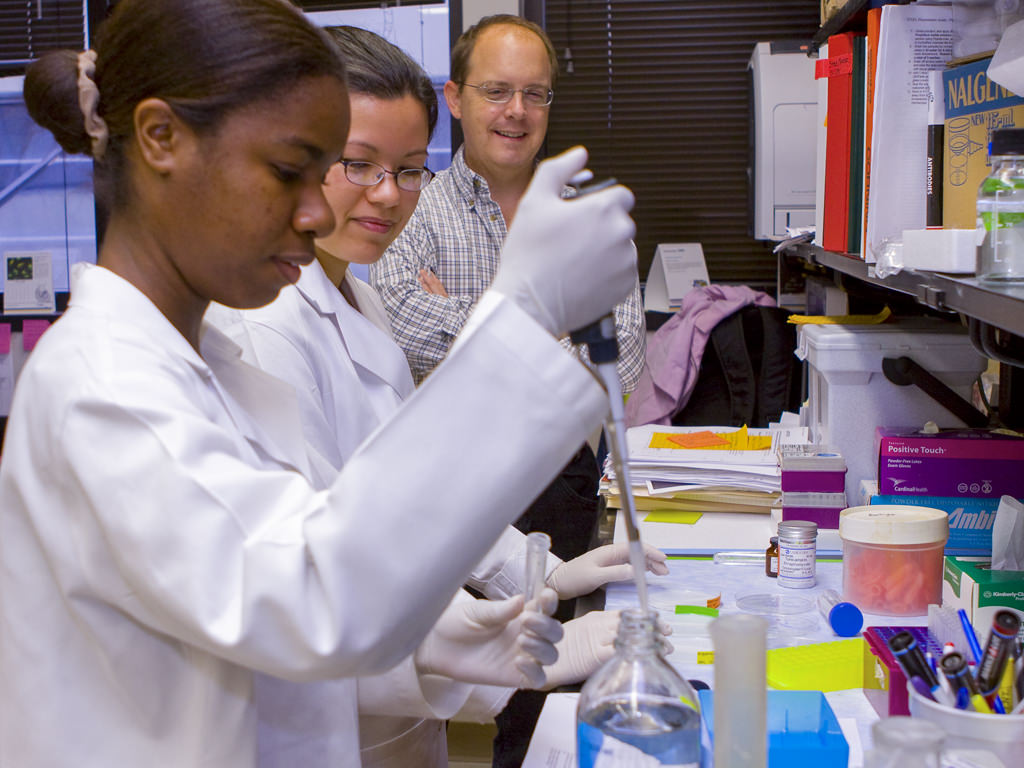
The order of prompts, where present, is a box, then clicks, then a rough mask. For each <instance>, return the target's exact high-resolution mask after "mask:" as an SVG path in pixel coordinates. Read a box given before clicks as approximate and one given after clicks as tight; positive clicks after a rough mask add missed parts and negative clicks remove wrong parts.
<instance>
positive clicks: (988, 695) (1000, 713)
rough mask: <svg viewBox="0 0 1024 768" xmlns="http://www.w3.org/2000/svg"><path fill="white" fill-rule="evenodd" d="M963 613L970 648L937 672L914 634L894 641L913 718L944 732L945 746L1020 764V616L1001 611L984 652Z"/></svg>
mask: <svg viewBox="0 0 1024 768" xmlns="http://www.w3.org/2000/svg"><path fill="white" fill-rule="evenodd" d="M959 615H960V620H961V622H962V623H963V629H964V639H965V640H966V641H967V645H968V648H967V649H966V652H965V653H961V652H959V651H957V650H955V649H954V650H948V651H947V652H946V653H944V654H943V656H942V659H941V660H940V661H939V663H938V664H937V667H936V668H934V669H933V667H932V665H930V664H929V662H928V661H927V660H926V657H925V655H924V654H923V652H922V651H921V648H920V646H919V645H918V644H917V641H916V639H915V638H913V636H912V635H911V633H909V632H900V633H897V634H896V635H894V636H893V637H891V638H890V639H889V648H890V650H892V652H893V654H894V656H895V657H896V659H897V660H898V661H899V663H900V666H901V667H902V668H903V671H904V673H905V674H906V675H907V681H908V682H907V693H908V697H909V707H910V714H911V716H913V717H920V718H922V719H924V720H928V721H930V722H932V723H935V724H936V725H938V726H939V727H940V728H942V730H943V731H944V732H945V733H946V739H945V746H946V748H959V749H972V750H973V749H984V750H988V751H990V752H992V753H993V754H995V755H996V756H997V757H999V759H1000V760H1002V761H1003V762H1004V763H1005V764H1006V765H1007V766H1018V765H1021V764H1022V758H1024V653H1022V649H1021V645H1020V643H1019V641H1018V636H1019V634H1020V630H1021V620H1020V617H1019V616H1018V615H1017V614H1016V613H1015V612H1014V611H1010V610H1000V611H997V612H996V614H995V617H994V619H993V622H992V627H991V628H990V629H989V632H988V637H987V639H986V641H985V647H984V649H982V647H981V645H980V644H979V643H978V640H977V637H976V635H975V632H974V627H973V626H971V622H970V620H969V619H968V617H967V614H966V612H965V611H960V612H959ZM951 645H952V643H951ZM969 659H972V660H973V661H974V662H975V663H974V665H973V666H972V665H970V664H969V663H968V660H969ZM1006 713H1009V714H1006Z"/></svg>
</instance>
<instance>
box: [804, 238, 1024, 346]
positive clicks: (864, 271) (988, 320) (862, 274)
mask: <svg viewBox="0 0 1024 768" xmlns="http://www.w3.org/2000/svg"><path fill="white" fill-rule="evenodd" d="M787 251H788V252H789V253H792V254H794V255H796V256H799V257H800V258H802V259H805V260H806V261H808V262H811V263H812V264H820V265H821V266H823V267H827V268H829V269H833V270H835V271H837V272H841V273H843V274H845V275H849V276H850V277H854V278H856V279H858V280H863V281H864V282H866V283H871V284H873V285H877V286H881V287H882V288H887V289H889V290H893V291H898V292H900V293H904V294H908V295H910V296H913V297H915V298H916V299H917V301H918V302H919V303H921V304H924V305H925V306H927V307H931V308H932V309H936V310H939V311H942V312H961V313H963V314H965V315H967V316H968V317H969V318H973V319H975V320H977V321H980V322H981V323H984V324H985V325H989V326H994V327H996V328H1000V329H1002V330H1004V331H1007V332H1008V333H1011V334H1013V335H1014V336H1018V337H1024V286H1021V287H1012V288H1011V287H1002V286H999V287H991V286H987V285H982V284H980V283H979V282H978V281H977V280H976V279H974V278H973V277H957V276H954V275H945V274H941V273H939V272H914V271H912V270H903V271H902V272H900V273H898V274H895V275H890V276H889V277H886V278H881V277H878V276H876V275H875V274H874V270H873V269H872V268H871V266H870V265H868V264H865V263H864V262H863V261H861V260H860V259H859V258H857V257H855V256H847V255H846V254H843V253H834V252H832V251H826V250H824V249H822V248H819V247H818V246H816V245H811V244H809V243H799V244H796V245H792V246H790V247H789V248H787Z"/></svg>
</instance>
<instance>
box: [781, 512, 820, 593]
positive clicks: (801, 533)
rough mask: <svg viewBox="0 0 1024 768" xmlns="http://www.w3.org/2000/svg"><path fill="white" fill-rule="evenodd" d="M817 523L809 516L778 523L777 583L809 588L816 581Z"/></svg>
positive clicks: (790, 586)
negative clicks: (806, 518) (808, 518)
mask: <svg viewBox="0 0 1024 768" xmlns="http://www.w3.org/2000/svg"><path fill="white" fill-rule="evenodd" d="M817 549H818V524H817V523H813V522H811V521H809V520H783V521H781V522H780V523H779V576H778V579H779V586H780V587H789V588H790V589H808V588H810V587H813V586H814V584H815V560H816V557H817Z"/></svg>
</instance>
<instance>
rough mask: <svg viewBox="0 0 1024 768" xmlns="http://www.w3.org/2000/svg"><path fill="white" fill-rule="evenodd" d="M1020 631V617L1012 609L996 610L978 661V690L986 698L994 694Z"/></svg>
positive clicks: (1011, 655)
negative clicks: (983, 649)
mask: <svg viewBox="0 0 1024 768" xmlns="http://www.w3.org/2000/svg"><path fill="white" fill-rule="evenodd" d="M1019 631H1020V619H1019V618H1018V617H1017V614H1015V613H1014V612H1013V611H996V614H995V616H994V617H993V618H992V629H991V630H989V633H988V641H987V642H986V643H985V652H984V653H983V654H982V656H981V660H980V661H979V662H978V673H977V677H978V690H979V691H981V695H982V696H985V697H986V698H987V697H989V696H992V695H995V693H996V691H997V690H998V689H999V682H1000V681H1001V680H1002V677H1003V670H1004V669H1005V668H1006V663H1007V662H1008V661H1010V660H1011V659H1012V658H1013V654H1014V646H1015V645H1016V643H1017V632H1019Z"/></svg>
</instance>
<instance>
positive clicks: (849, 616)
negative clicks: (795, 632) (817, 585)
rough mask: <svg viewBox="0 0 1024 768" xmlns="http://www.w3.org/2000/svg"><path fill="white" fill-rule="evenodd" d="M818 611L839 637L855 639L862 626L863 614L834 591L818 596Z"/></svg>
mask: <svg viewBox="0 0 1024 768" xmlns="http://www.w3.org/2000/svg"><path fill="white" fill-rule="evenodd" d="M818 610H819V611H820V612H821V615H822V617H823V618H824V619H825V621H827V622H828V625H829V626H830V627H832V631H833V632H835V633H836V634H837V635H839V636H840V637H856V636H857V635H859V634H860V630H861V627H863V626H864V614H862V613H861V612H860V608H858V607H857V606H856V605H854V604H853V603H848V602H846V601H845V600H843V598H842V597H840V596H839V593H838V592H836V591H835V590H834V589H826V590H825V591H824V592H822V593H821V594H820V595H818Z"/></svg>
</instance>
